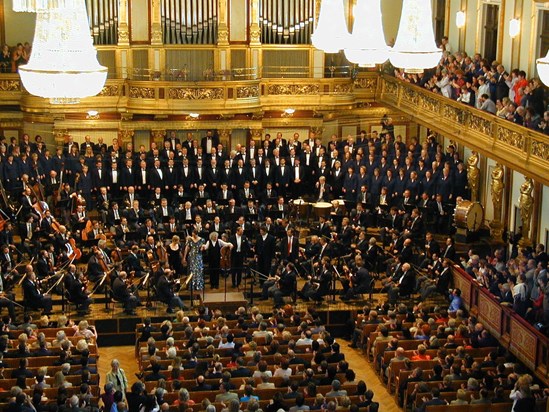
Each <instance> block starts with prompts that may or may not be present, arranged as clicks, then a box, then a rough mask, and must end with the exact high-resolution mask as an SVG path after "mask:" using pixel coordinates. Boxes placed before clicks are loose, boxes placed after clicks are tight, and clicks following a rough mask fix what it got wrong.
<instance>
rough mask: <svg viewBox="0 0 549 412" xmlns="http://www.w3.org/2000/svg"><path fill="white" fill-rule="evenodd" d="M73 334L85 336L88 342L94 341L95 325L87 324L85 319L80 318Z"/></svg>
mask: <svg viewBox="0 0 549 412" xmlns="http://www.w3.org/2000/svg"><path fill="white" fill-rule="evenodd" d="M74 336H80V337H83V338H85V339H86V340H87V341H88V342H91V343H94V342H95V340H96V339H97V331H96V330H95V326H93V325H89V324H88V321H87V320H81V321H80V322H79V323H78V328H77V329H76V332H74Z"/></svg>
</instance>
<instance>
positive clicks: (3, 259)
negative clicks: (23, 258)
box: [0, 244, 15, 273]
mask: <svg viewBox="0 0 549 412" xmlns="http://www.w3.org/2000/svg"><path fill="white" fill-rule="evenodd" d="M1 249H2V253H1V254H0V269H1V271H2V273H9V272H11V270H12V269H13V268H14V267H15V260H14V259H13V256H12V254H11V251H10V247H9V245H7V244H3V245H2V248H1Z"/></svg>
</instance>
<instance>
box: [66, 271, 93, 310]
mask: <svg viewBox="0 0 549 412" xmlns="http://www.w3.org/2000/svg"><path fill="white" fill-rule="evenodd" d="M67 292H68V294H69V300H70V301H71V302H72V303H74V304H76V310H77V312H78V313H79V314H86V313H87V312H88V311H89V306H90V305H91V303H92V302H93V301H92V299H91V298H90V297H89V295H88V293H87V292H86V286H85V284H84V274H83V273H82V272H80V273H78V274H77V276H76V279H74V281H73V282H71V284H70V288H69V289H67Z"/></svg>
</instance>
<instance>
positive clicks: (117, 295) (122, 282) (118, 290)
mask: <svg viewBox="0 0 549 412" xmlns="http://www.w3.org/2000/svg"><path fill="white" fill-rule="evenodd" d="M127 277H128V275H127V273H126V272H124V271H122V272H120V274H119V275H118V276H117V277H116V278H115V279H114V281H113V283H112V292H113V296H114V299H116V300H117V301H119V302H122V303H123V304H124V310H125V312H126V314H127V315H132V316H133V315H135V314H136V313H135V308H136V307H137V306H138V305H139V304H140V301H139V296H137V295H135V294H134V293H133V292H132V290H131V288H130V286H128V284H127Z"/></svg>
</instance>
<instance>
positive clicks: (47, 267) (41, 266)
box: [36, 249, 55, 279]
mask: <svg viewBox="0 0 549 412" xmlns="http://www.w3.org/2000/svg"><path fill="white" fill-rule="evenodd" d="M54 273H55V272H54V267H53V263H52V262H51V260H50V255H49V252H48V250H46V249H42V250H41V251H40V254H39V256H38V261H37V262H36V274H37V276H38V279H44V278H46V277H48V276H52V275H53V274H54Z"/></svg>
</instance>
